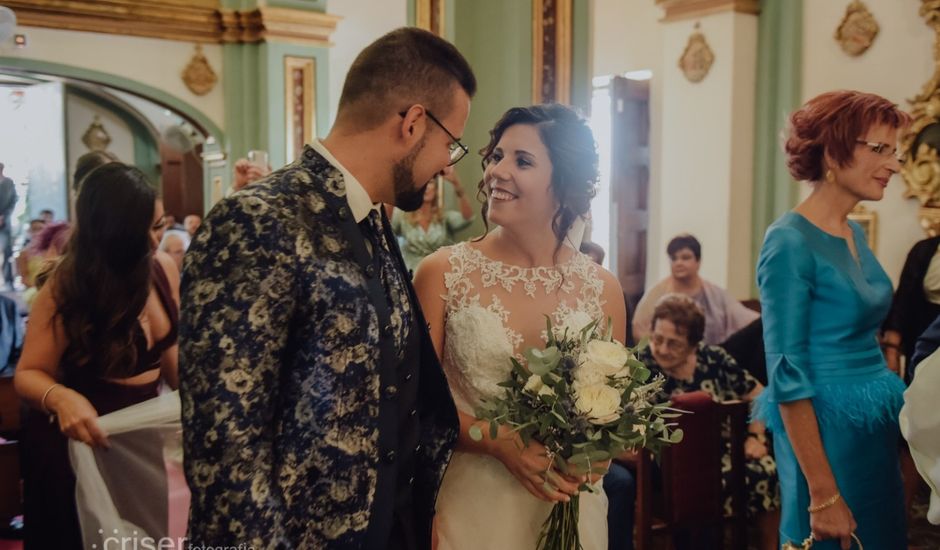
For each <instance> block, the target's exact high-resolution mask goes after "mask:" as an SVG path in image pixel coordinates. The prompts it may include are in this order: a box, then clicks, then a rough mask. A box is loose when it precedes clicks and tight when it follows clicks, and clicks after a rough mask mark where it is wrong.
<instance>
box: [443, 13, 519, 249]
mask: <svg viewBox="0 0 940 550" xmlns="http://www.w3.org/2000/svg"><path fill="white" fill-rule="evenodd" d="M453 11H454V21H455V23H456V26H455V29H454V36H453V38H454V44H455V45H456V46H457V48H458V49H459V50H460V52H461V53H463V55H464V56H465V57H466V58H467V60H468V61H469V62H470V65H471V66H472V67H473V71H474V73H475V74H476V77H477V94H476V97H475V98H474V100H473V104H472V107H471V108H470V118H469V120H468V121H467V127H466V130H465V131H464V134H463V140H462V141H463V142H464V143H465V144H466V145H467V147H469V148H470V154H469V155H467V156H466V157H465V158H464V159H463V160H462V161H461V162H460V163H459V164H458V165H457V172H458V174H459V176H460V180H461V182H462V183H463V186H464V189H466V190H467V192H468V195H469V196H470V197H471V202H472V203H473V204H474V207H475V209H477V210H479V209H478V206H479V205H478V203H477V202H476V200H475V199H473V198H472V197H475V195H476V186H477V183H478V182H479V181H480V179H481V178H482V176H483V173H482V168H481V167H480V156H479V154H478V151H479V150H480V149H482V148H483V147H484V146H486V144H487V143H488V142H489V131H490V129H491V128H492V127H493V125H494V124H495V123H496V121H497V120H498V119H499V117H500V116H502V114H503V113H504V112H505V111H506V110H507V109H509V108H510V107H515V106H519V105H529V104H530V103H532V5H531V2H527V1H518V0H514V1H512V2H506V1H505V0H455V2H454V9H453ZM445 15H446V14H445ZM446 199H447V202H448V205H450V207H456V203H455V201H454V197H453V196H450V195H448V196H447V197H446ZM482 231H483V222H482V221H481V220H480V219H479V214H478V215H477V219H476V220H474V223H473V225H471V226H470V227H469V228H467V229H466V230H464V231H463V232H461V234H460V235H458V236H459V237H460V238H469V237H474V236H477V235H480V234H481V233H482Z"/></svg>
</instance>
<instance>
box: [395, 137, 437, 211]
mask: <svg viewBox="0 0 940 550" xmlns="http://www.w3.org/2000/svg"><path fill="white" fill-rule="evenodd" d="M424 141H425V140H424V139H422V140H421V142H420V143H418V144H417V145H415V147H414V149H412V150H411V152H410V153H408V156H406V157H405V158H403V159H401V160H400V161H398V162H396V163H395V166H393V167H392V180H393V181H394V183H395V206H397V207H398V208H399V209H400V210H404V211H405V212H414V211H415V210H417V209H419V208H421V205H422V204H423V203H424V190H425V188H426V187H427V186H428V183H430V181H431V180H428V181H427V182H425V183H424V185H422V186H421V187H419V188H417V189H415V175H414V165H415V159H417V158H418V153H420V152H421V150H422V149H424Z"/></svg>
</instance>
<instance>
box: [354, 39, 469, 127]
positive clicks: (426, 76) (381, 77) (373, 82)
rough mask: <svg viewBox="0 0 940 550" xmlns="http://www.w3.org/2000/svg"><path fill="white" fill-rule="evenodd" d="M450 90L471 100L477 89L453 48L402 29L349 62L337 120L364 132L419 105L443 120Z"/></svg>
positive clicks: (450, 105) (449, 103)
mask: <svg viewBox="0 0 940 550" xmlns="http://www.w3.org/2000/svg"><path fill="white" fill-rule="evenodd" d="M454 86H460V88H462V89H463V90H464V91H465V92H466V93H467V95H468V96H470V97H473V94H474V93H476V89H477V81H476V77H474V76H473V70H472V69H471V68H470V64H469V63H467V60H466V59H464V57H463V55H461V54H460V52H459V51H457V48H456V47H454V45H453V44H451V43H450V42H448V41H446V40H444V39H443V38H441V37H439V36H436V35H434V34H432V33H430V32H428V31H425V30H422V29H418V28H415V27H403V28H400V29H396V30H394V31H391V32H390V33H388V34H386V35H385V36H383V37H381V38H379V39H378V40H376V41H375V42H373V43H372V44H370V45H368V46H367V47H366V49H364V50H362V52H361V53H360V54H359V56H358V57H356V60H355V61H353V64H352V66H351V67H350V68H349V73H347V75H346V82H345V84H344V85H343V92H342V94H341V95H340V98H339V112H338V115H337V118H338V119H340V120H342V121H344V122H347V123H350V124H352V125H353V126H355V127H356V128H359V129H363V130H368V129H372V128H375V127H376V126H378V125H379V124H381V123H382V122H383V121H385V120H386V119H387V118H388V117H389V116H392V115H394V114H396V113H398V112H399V111H401V110H404V109H407V108H408V107H410V106H412V105H414V104H417V103H420V104H421V105H423V106H424V107H425V108H426V109H428V110H430V111H431V112H432V113H434V115H435V116H436V117H438V118H444V117H446V116H448V115H449V114H450V112H451V109H453V107H454V101H453V93H452V91H453V89H454Z"/></svg>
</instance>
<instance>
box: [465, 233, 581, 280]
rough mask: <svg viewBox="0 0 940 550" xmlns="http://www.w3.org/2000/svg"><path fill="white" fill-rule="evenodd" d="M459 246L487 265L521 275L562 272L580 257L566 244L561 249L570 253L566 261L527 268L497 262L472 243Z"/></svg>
mask: <svg viewBox="0 0 940 550" xmlns="http://www.w3.org/2000/svg"><path fill="white" fill-rule="evenodd" d="M461 245H462V246H465V247H466V248H467V250H469V251H470V252H471V253H472V254H474V255H476V256H477V257H478V258H479V259H481V260H483V261H485V262H487V263H490V264H495V265H497V266H500V267H502V268H504V269H510V270H513V271H518V272H521V273H538V272H544V271H562V270H564V269H566V268H568V267H569V266H570V265H571V264H573V263H574V262H575V261H576V260H577V258H578V257H579V256H580V254H579V253H578V252H577V251H576V250H574V249H573V248H571V247H570V246H568V245H567V244H563V245H562V248H567V249H568V250H569V251H570V256H569V257H568V258H567V259H566V260H564V261H561V262H559V263H557V264H554V265H536V266H529V267H527V266H521V265H516V264H512V263H509V262H504V261H502V260H497V259H495V258H492V257H490V256H488V255H487V254H486V253H484V252H483V251H482V250H480V249H479V248H478V247H476V246H474V245H473V243H470V242H466V241H465V242H463V243H461ZM559 252H561V251H559Z"/></svg>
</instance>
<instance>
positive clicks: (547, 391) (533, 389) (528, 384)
mask: <svg viewBox="0 0 940 550" xmlns="http://www.w3.org/2000/svg"><path fill="white" fill-rule="evenodd" d="M522 391H524V392H526V393H528V394H532V395H555V390H553V389H552V387H551V386H546V385H545V383H544V382H542V377H541V376H539V375H537V374H531V375H529V378H528V380H526V381H525V386H524V387H523V388H522Z"/></svg>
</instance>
